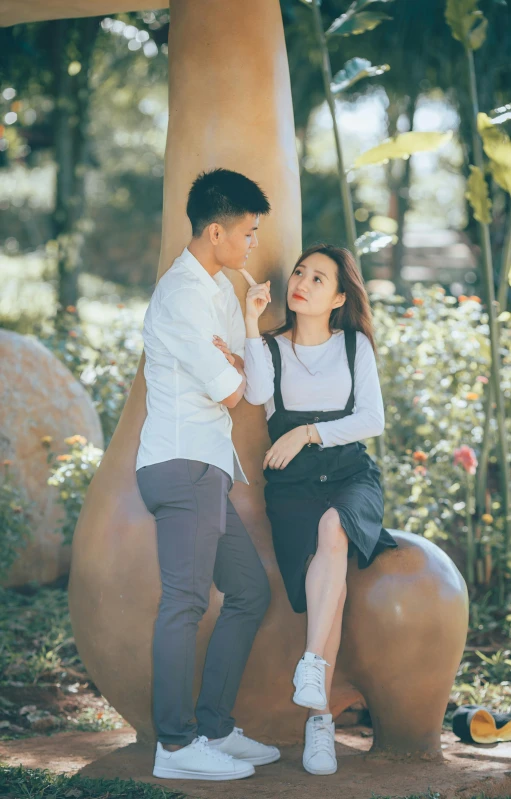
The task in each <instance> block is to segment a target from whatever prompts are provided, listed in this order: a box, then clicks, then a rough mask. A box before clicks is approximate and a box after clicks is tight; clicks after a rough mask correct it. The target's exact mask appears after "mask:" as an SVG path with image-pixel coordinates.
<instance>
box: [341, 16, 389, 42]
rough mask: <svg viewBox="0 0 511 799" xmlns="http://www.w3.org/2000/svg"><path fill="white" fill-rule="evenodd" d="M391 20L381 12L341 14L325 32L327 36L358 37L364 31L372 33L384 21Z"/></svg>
mask: <svg viewBox="0 0 511 799" xmlns="http://www.w3.org/2000/svg"><path fill="white" fill-rule="evenodd" d="M389 19H392V17H389V15H388V14H384V13H383V11H361V12H360V13H359V14H353V16H348V15H347V14H343V16H342V17H339V19H336V20H335V22H334V23H333V24H332V26H331V27H330V28H329V29H328V30H327V35H329V36H334V35H335V36H358V35H359V34H361V33H365V32H366V31H372V30H374V29H375V28H377V27H378V25H380V24H381V23H382V22H384V21H385V20H389Z"/></svg>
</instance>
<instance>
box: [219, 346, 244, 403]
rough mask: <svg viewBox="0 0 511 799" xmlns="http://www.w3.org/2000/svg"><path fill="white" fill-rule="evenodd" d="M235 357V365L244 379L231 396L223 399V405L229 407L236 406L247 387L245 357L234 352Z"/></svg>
mask: <svg viewBox="0 0 511 799" xmlns="http://www.w3.org/2000/svg"><path fill="white" fill-rule="evenodd" d="M232 357H233V358H234V363H233V366H234V368H235V369H236V370H237V372H238V374H240V375H241V377H242V378H243V380H242V381H241V383H240V385H239V388H237V389H236V391H234V392H233V393H232V394H231V395H230V396H229V397H226V398H225V399H224V400H221V402H222V405H225V406H226V407H227V408H229V409H231V408H235V407H236V405H237V404H238V402H239V401H240V399H241V398H242V397H243V395H244V393H245V389H246V387H247V378H246V377H245V371H244V365H243V359H242V358H240V356H239V355H236V354H235V353H233V354H232Z"/></svg>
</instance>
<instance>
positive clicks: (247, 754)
mask: <svg viewBox="0 0 511 799" xmlns="http://www.w3.org/2000/svg"><path fill="white" fill-rule="evenodd" d="M208 746H210V747H211V748H212V749H216V750H217V751H220V752H225V754H227V755H231V757H235V758H240V759H241V760H244V761H245V762H246V763H252V765H253V766H265V765H267V764H268V763H275V761H276V760H280V752H279V750H278V749H277V747H276V746H266V744H261V743H259V741H253V740H252V738H247V737H246V736H245V735H243V730H241V729H240V728H239V727H235V728H234V729H233V731H232V732H231V734H230V735H228V736H227V737H226V738H217V740H215V741H208Z"/></svg>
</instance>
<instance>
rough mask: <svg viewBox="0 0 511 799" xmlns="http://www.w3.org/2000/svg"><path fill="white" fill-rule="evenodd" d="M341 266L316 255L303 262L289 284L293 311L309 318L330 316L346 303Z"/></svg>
mask: <svg viewBox="0 0 511 799" xmlns="http://www.w3.org/2000/svg"><path fill="white" fill-rule="evenodd" d="M337 289H338V282H337V264H336V263H335V261H332V259H331V258H329V257H328V255H324V254H323V253H319V252H315V253H313V254H312V255H309V256H308V257H307V258H305V259H304V260H303V261H300V263H299V264H298V266H297V267H295V270H294V272H293V274H292V275H291V277H290V278H289V282H288V284H287V304H288V306H289V308H290V310H291V311H295V313H297V314H306V315H307V316H327V317H328V316H330V313H331V311H332V310H333V309H334V308H340V307H341V305H344V303H345V301H346V294H340V293H339V292H338V290H337Z"/></svg>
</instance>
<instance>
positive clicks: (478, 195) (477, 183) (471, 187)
mask: <svg viewBox="0 0 511 799" xmlns="http://www.w3.org/2000/svg"><path fill="white" fill-rule="evenodd" d="M465 197H466V198H467V200H468V201H469V203H470V205H471V206H472V210H473V212H474V219H477V221H478V222H482V223H483V225H489V224H490V222H491V205H492V203H491V200H490V197H489V194H488V184H487V183H486V180H485V177H484V175H483V173H482V172H481V170H480V169H479V167H478V166H472V164H470V177H469V179H468V180H467V191H466V192H465Z"/></svg>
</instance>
